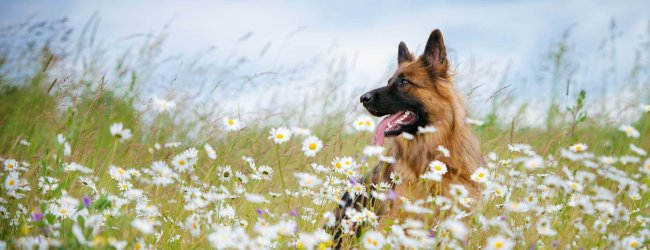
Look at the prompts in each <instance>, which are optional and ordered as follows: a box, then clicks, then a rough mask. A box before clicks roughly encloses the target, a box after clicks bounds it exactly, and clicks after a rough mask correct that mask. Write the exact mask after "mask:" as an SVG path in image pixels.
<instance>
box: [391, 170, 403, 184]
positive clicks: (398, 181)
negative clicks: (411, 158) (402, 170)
mask: <svg viewBox="0 0 650 250" xmlns="http://www.w3.org/2000/svg"><path fill="white" fill-rule="evenodd" d="M390 182H391V183H393V184H395V185H399V184H401V183H402V177H401V176H400V175H399V174H398V173H397V172H391V173H390Z"/></svg>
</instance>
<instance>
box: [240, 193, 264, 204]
mask: <svg viewBox="0 0 650 250" xmlns="http://www.w3.org/2000/svg"><path fill="white" fill-rule="evenodd" d="M244 198H246V200H247V201H249V202H252V203H269V200H267V199H266V198H264V196H261V195H259V194H251V193H246V194H244Z"/></svg>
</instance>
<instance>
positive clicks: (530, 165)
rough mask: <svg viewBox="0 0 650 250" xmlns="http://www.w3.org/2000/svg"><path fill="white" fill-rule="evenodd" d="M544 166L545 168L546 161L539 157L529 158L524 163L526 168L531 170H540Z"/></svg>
mask: <svg viewBox="0 0 650 250" xmlns="http://www.w3.org/2000/svg"><path fill="white" fill-rule="evenodd" d="M542 166H544V159H542V157H539V156H535V157H531V158H528V159H527V160H526V161H525V162H524V167H525V168H527V169H530V170H534V169H538V168H540V167H542Z"/></svg>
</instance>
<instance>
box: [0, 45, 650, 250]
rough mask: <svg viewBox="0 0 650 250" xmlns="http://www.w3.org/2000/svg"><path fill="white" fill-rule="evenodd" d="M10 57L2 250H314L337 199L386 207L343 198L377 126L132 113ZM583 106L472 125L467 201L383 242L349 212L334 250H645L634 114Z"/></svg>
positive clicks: (34, 56) (136, 107)
mask: <svg viewBox="0 0 650 250" xmlns="http://www.w3.org/2000/svg"><path fill="white" fill-rule="evenodd" d="M61 34H65V32H62V33H56V35H55V37H57V38H61V37H60V36H59V35H61ZM61 43H62V44H65V43H71V42H70V41H69V40H67V38H65V39H64V38H61ZM79 44H81V43H79ZM157 44H158V43H157V41H156V40H155V39H153V40H151V42H150V43H146V44H145V45H144V46H143V48H151V47H153V46H155V45H157ZM4 46H10V45H7V44H4ZM91 47H92V46H91ZM12 49H15V48H13V47H5V49H3V50H2V51H3V54H2V55H0V56H3V57H1V58H0V163H1V166H2V170H1V171H0V179H2V184H3V185H2V187H0V190H1V191H0V224H1V225H2V227H1V228H0V240H1V242H0V249H4V248H9V249H12V248H30V249H31V248H33V247H36V246H39V247H41V248H66V249H67V248H73V249H74V248H115V249H124V248H131V249H133V248H135V249H158V248H161V249H179V248H184V249H205V248H226V249H232V248H239V249H259V248H278V249H294V248H297V249H326V248H329V247H332V237H331V235H330V234H329V233H328V232H326V231H324V230H323V225H325V224H331V223H332V219H333V217H332V213H331V211H333V209H334V208H335V207H336V205H337V201H338V199H340V197H341V195H342V194H343V193H344V192H345V191H352V190H358V189H357V188H359V189H361V190H362V191H356V192H357V193H358V195H364V196H373V197H376V198H378V199H398V198H399V197H390V195H388V194H389V193H390V192H389V191H387V190H382V189H378V190H379V191H378V192H372V193H371V192H370V188H369V187H365V186H364V187H357V186H356V185H358V184H356V183H355V182H351V181H350V180H351V179H352V180H355V179H358V178H359V177H361V176H363V175H364V174H365V173H366V172H368V171H369V169H371V168H372V167H374V166H375V165H376V164H378V163H380V162H390V161H391V158H390V156H385V155H383V153H382V151H381V149H377V148H373V147H369V144H370V138H371V137H372V135H373V131H374V126H375V124H376V123H377V122H378V120H377V118H372V117H369V116H367V115H364V114H363V113H362V112H355V113H353V114H350V113H349V112H348V111H347V110H340V111H337V112H330V113H327V114H325V115H323V117H320V118H319V120H318V121H316V122H309V123H308V122H304V123H300V122H299V121H295V120H292V119H291V117H295V116H304V113H303V112H305V111H304V110H302V109H301V108H295V109H285V110H282V112H277V113H261V114H258V115H256V116H250V115H249V116H242V115H240V114H238V113H237V112H232V113H227V112H226V111H218V112H214V113H213V115H209V114H206V113H200V112H193V111H194V110H193V106H192V105H194V104H192V103H188V102H183V101H182V100H178V99H171V98H170V99H165V98H155V99H143V98H142V97H141V96H142V95H143V92H144V91H143V90H140V89H138V87H137V86H138V82H139V81H140V80H139V78H138V77H135V75H136V74H131V73H124V74H123V75H122V77H116V78H112V79H110V78H109V79H108V80H107V79H106V78H104V77H103V72H101V71H94V70H92V64H93V63H92V62H93V61H92V60H89V61H84V63H83V65H85V66H84V68H82V69H81V72H82V73H83V74H84V75H77V77H69V78H61V77H60V76H61V75H66V74H65V70H66V68H65V67H56V66H57V64H59V65H60V64H62V63H61V62H60V61H65V59H64V58H70V57H72V56H70V55H67V54H63V53H62V54H58V53H57V50H55V49H53V48H52V44H50V43H44V44H41V46H34V47H30V48H29V49H28V51H27V52H29V53H25V54H23V56H24V57H25V58H28V59H26V60H24V61H18V62H17V61H13V59H14V58H12V57H9V56H7V55H9V54H10V53H9V52H12ZM151 50H152V51H153V50H155V49H151ZM8 51H9V52H8ZM93 51H94V52H95V53H98V52H97V50H93ZM76 53H79V54H82V53H80V52H76ZM84 53H85V52H84ZM146 53H147V52H145V53H143V54H146ZM82 61H83V60H82ZM124 61H128V60H124ZM120 62H123V61H120ZM88 65H90V66H88ZM134 65H138V64H134ZM114 67H115V68H116V71H124V72H137V71H131V70H137V68H135V69H133V68H131V69H128V70H124V68H123V67H124V65H123V64H121V63H118V64H116V65H115V66H114ZM55 70H58V71H55ZM645 70H647V69H645ZM16 72H21V74H16ZM25 72H26V73H25ZM61 72H63V73H61ZM70 72H72V70H71V71H70ZM71 74H72V73H71ZM85 74H87V75H85ZM145 74H146V73H145ZM145 74H140V73H139V72H138V74H137V75H139V76H140V75H145ZM87 76H89V77H87ZM88 79H91V80H88ZM134 86H136V87H134ZM646 88H647V86H646ZM589 94H590V93H584V92H582V93H581V94H578V95H576V96H575V98H573V97H572V102H571V105H569V106H566V107H564V106H555V108H554V110H555V111H554V117H551V116H550V115H549V117H547V118H546V119H549V121H548V122H547V124H548V125H547V126H545V127H526V126H520V125H519V124H518V120H517V119H515V118H512V117H499V116H498V115H497V114H495V113H491V114H490V116H488V117H485V118H484V119H481V120H483V121H481V120H478V121H477V120H469V121H468V122H471V123H472V124H473V126H474V129H475V133H476V134H477V136H478V137H479V139H480V141H481V144H482V150H483V152H484V154H485V157H486V159H487V162H488V163H487V165H486V166H482V168H481V169H479V170H478V171H477V173H476V174H475V175H474V176H473V178H474V179H475V181H477V182H479V183H481V185H482V186H483V187H484V191H483V193H482V195H481V199H480V200H471V199H467V197H466V194H465V195H463V192H462V191H461V192H459V195H457V196H454V197H440V196H436V195H435V194H432V196H431V197H429V198H428V199H427V200H419V201H408V202H405V206H404V207H403V208H402V209H403V210H404V212H405V214H408V215H413V218H426V219H423V220H415V219H405V220H402V221H399V220H391V221H390V222H389V223H388V225H386V226H385V227H384V228H377V227H373V225H374V224H375V223H376V221H377V215H375V214H374V213H373V212H372V211H371V210H363V211H350V212H349V213H350V215H351V216H350V217H351V221H348V222H347V223H349V224H350V225H352V224H356V225H359V226H360V227H359V228H358V229H357V230H359V231H360V232H361V233H360V234H361V237H359V239H357V240H353V241H346V242H345V243H344V245H343V248H359V249H390V248H415V249H418V248H425V249H432V248H433V249H436V248H445V249H479V248H480V249H556V248H557V249H559V248H562V249H647V246H648V243H650V208H649V207H648V206H649V204H650V192H648V185H649V184H650V158H649V156H648V154H647V151H648V150H650V140H649V139H648V136H650V106H648V102H647V101H648V100H638V103H637V105H634V106H632V107H630V108H629V109H630V110H633V111H635V112H636V113H637V114H638V115H637V116H636V117H634V119H633V122H630V123H624V122H622V121H617V120H611V119H608V118H605V117H604V116H598V115H595V114H591V113H587V112H586V110H587V108H586V107H587V106H591V105H595V104H593V103H588V102H586V98H585V95H589ZM644 101H645V102H644ZM315 106H317V105H315ZM214 114H216V115H214ZM271 118H273V120H274V122H267V121H268V120H270V119H271ZM551 119H552V120H551ZM283 120H284V121H287V122H285V123H283V122H282V121H283ZM278 121H280V122H278ZM434 133H435V132H434ZM401 139H404V138H402V137H398V138H396V140H401ZM384 151H385V150H384ZM449 153H450V154H453V153H454V152H449ZM398 179H399V178H394V181H395V182H398V181H399V180H398ZM385 185H386V186H390V185H391V183H385ZM459 189H462V188H459ZM350 233H354V232H352V230H350Z"/></svg>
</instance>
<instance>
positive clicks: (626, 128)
mask: <svg viewBox="0 0 650 250" xmlns="http://www.w3.org/2000/svg"><path fill="white" fill-rule="evenodd" d="M618 130H620V131H623V132H625V135H627V137H629V138H638V137H639V136H641V134H640V133H639V131H638V130H636V129H635V128H634V127H632V126H630V125H626V124H623V125H621V126H620V127H619V128H618Z"/></svg>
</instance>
